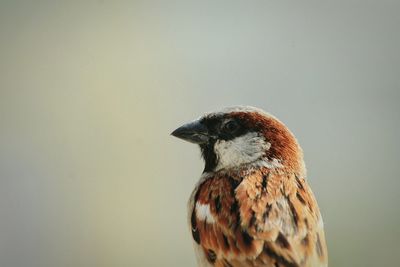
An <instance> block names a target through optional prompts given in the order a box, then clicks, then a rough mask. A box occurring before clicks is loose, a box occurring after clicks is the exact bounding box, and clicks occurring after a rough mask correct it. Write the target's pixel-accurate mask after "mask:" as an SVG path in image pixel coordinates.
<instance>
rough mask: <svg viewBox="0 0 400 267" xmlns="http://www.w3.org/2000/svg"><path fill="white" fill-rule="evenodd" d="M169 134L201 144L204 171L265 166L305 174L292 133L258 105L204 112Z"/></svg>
mask: <svg viewBox="0 0 400 267" xmlns="http://www.w3.org/2000/svg"><path fill="white" fill-rule="evenodd" d="M171 134H172V135H173V136H175V137H178V138H180V139H183V140H185V141H188V142H191V143H195V144H198V145H199V146H200V149H201V152H202V156H203V158H204V161H205V168H204V172H215V171H231V170H233V169H238V168H243V167H244V168H246V167H267V168H271V169H273V168H280V169H284V170H286V171H293V172H295V173H298V174H299V175H302V174H305V168H304V162H303V154H302V150H301V148H300V146H299V145H298V143H297V140H296V138H295V137H294V135H293V134H292V133H291V132H290V130H289V129H288V128H287V127H286V126H285V125H284V124H283V123H282V122H280V121H279V120H278V119H276V118H275V117H273V116H272V115H270V114H268V113H266V112H265V111H263V110H261V109H258V108H254V107H248V106H236V107H229V108H225V109H223V110H220V111H217V112H211V113H207V114H205V115H203V116H202V117H200V118H199V119H197V120H195V121H192V122H189V123H187V124H184V125H183V126H181V127H179V128H178V129H176V130H175V131H173V132H172V133H171Z"/></svg>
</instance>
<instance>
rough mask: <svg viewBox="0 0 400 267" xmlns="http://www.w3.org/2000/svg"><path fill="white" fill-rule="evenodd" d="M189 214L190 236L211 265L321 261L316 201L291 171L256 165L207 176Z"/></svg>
mask: <svg viewBox="0 0 400 267" xmlns="http://www.w3.org/2000/svg"><path fill="white" fill-rule="evenodd" d="M196 205H200V206H201V207H203V208H204V207H206V208H207V209H205V210H200V209H196ZM207 212H208V213H209V214H208V213H207ZM196 213H197V214H196ZM200 213H202V214H200ZM203 213H207V214H203ZM205 216H210V217H211V218H205ZM191 218H192V222H191V227H192V233H193V238H194V239H195V241H196V242H197V243H198V244H199V245H200V246H201V248H202V250H203V252H204V255H205V256H206V258H207V261H208V262H209V263H210V264H211V265H212V266H232V267H236V266H238V267H239V266H243V267H246V266H252V267H258V266H290V267H293V266H327V251H326V245H325V237H324V233H323V227H322V220H321V218H320V213H319V209H318V206H317V204H316V201H315V198H314V196H313V194H312V192H311V190H310V188H309V187H308V185H307V183H306V181H305V180H304V179H303V178H299V177H297V176H296V175H295V174H287V173H284V172H280V171H278V170H270V169H261V170H256V171H253V172H250V173H249V172H246V173H239V174H235V175H228V174H224V175H217V176H214V177H209V178H208V179H206V180H205V181H204V182H203V183H201V184H200V186H199V187H198V188H197V192H196V193H195V199H194V207H193V210H192V214H191Z"/></svg>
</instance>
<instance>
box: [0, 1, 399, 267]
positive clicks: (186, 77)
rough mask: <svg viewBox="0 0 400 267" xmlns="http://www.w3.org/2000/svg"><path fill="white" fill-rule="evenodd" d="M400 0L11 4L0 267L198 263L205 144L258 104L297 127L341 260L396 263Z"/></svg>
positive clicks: (0, 164)
mask: <svg viewBox="0 0 400 267" xmlns="http://www.w3.org/2000/svg"><path fill="white" fill-rule="evenodd" d="M399 10H400V2H399V1H382V0H379V1H378V0H376V1H368V0H366V1H353V0H346V1H344V0H343V1H227V2H223V1H209V2H208V1H197V2H190V1H182V2H175V1H160V2H153V1H126V2H119V1H25V2H23V1H4V0H2V1H1V2H0V37H1V42H0V266H1V267H42V266H45V267H89V266H90V267H91V266H93V267H95V266H106V267H108V266H110V267H125V266H139V267H141V266H171V267H172V266H183V267H185V266H195V260H194V254H193V252H192V245H191V237H190V233H189V231H188V229H187V225H186V201H187V199H188V197H189V195H190V192H191V190H192V188H193V186H194V184H195V183H196V181H197V179H198V177H199V176H200V173H201V171H202V167H203V166H202V165H203V163H202V162H201V160H200V153H199V151H198V149H197V148H196V147H195V146H193V145H190V144H188V143H184V142H182V141H180V140H178V139H175V138H173V137H171V136H170V135H169V134H170V132H171V131H172V130H173V129H175V128H176V127H178V126H179V125H181V124H182V123H184V122H186V121H189V120H192V119H194V118H196V117H198V116H200V115H201V114H202V113H204V112H206V111H212V110H215V109H218V108H220V107H223V106H229V105H235V104H246V105H254V106H258V107H260V108H263V109H265V110H267V111H269V112H271V113H273V114H274V115H276V116H277V117H279V118H280V119H281V120H282V121H284V122H285V123H286V124H287V125H288V126H289V127H290V129H291V130H292V131H293V132H294V133H295V135H296V136H297V138H298V139H299V141H300V143H301V145H302V147H303V149H304V151H305V159H306V164H307V167H308V174H309V175H308V178H309V182H310V183H311V185H312V188H313V191H314V192H315V194H316V196H317V198H318V200H319V204H320V207H321V210H322V213H323V216H324V221H325V228H326V233H327V240H328V245H329V253H330V255H329V256H330V266H351V267H357V266H360V267H361V266H363V267H365V266H398V264H399V255H400V242H399V241H400V240H399V238H400V208H399V202H400V193H399V186H400V175H399V173H400V171H399V167H400V160H399V154H400V152H399V151H400V141H399V138H400V107H399V106H400V33H399V32H400V31H399V25H400V16H399Z"/></svg>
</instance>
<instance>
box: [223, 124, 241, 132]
mask: <svg viewBox="0 0 400 267" xmlns="http://www.w3.org/2000/svg"><path fill="white" fill-rule="evenodd" d="M238 128H239V124H238V123H237V122H236V121H229V122H227V123H226V124H225V125H224V128H223V129H224V131H226V132H229V133H233V132H235V131H236V130H237V129H238Z"/></svg>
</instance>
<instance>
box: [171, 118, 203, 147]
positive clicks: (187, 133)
mask: <svg viewBox="0 0 400 267" xmlns="http://www.w3.org/2000/svg"><path fill="white" fill-rule="evenodd" d="M171 135H173V136H175V137H178V138H180V139H183V140H185V141H188V142H190V143H194V144H205V143H207V142H208V140H209V139H210V137H209V132H208V129H207V127H206V126H205V125H204V124H202V123H201V122H200V121H199V120H196V121H192V122H189V123H187V124H184V125H182V126H181V127H179V128H178V129H176V130H175V131H173V132H172V133H171Z"/></svg>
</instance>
